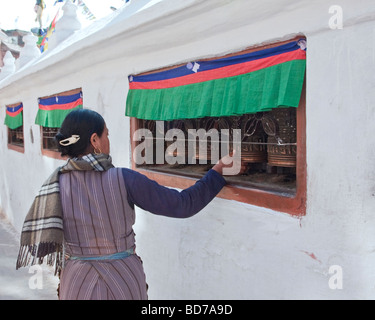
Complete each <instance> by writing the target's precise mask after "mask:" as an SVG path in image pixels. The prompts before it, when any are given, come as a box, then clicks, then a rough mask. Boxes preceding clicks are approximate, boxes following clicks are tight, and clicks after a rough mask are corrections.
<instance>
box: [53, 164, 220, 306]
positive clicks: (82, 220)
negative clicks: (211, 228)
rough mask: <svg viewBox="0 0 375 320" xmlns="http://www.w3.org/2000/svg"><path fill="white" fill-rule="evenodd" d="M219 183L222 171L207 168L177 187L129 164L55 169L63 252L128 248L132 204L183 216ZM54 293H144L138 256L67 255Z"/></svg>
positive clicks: (70, 296)
mask: <svg viewBox="0 0 375 320" xmlns="http://www.w3.org/2000/svg"><path fill="white" fill-rule="evenodd" d="M224 185H225V180H224V179H223V177H222V176H221V175H219V174H218V173H217V172H215V171H213V170H210V171H209V172H208V173H207V174H206V175H205V176H204V177H203V178H202V179H201V180H199V181H198V182H197V183H196V184H195V185H194V186H192V187H190V188H188V189H185V190H183V191H181V192H179V191H177V190H174V189H169V188H166V187H163V186H161V185H159V184H157V183H156V182H155V181H152V180H150V179H148V178H147V177H145V176H144V175H142V174H140V173H138V172H135V171H133V170H129V169H121V168H112V169H109V170H107V171H104V172H97V171H72V172H69V173H64V174H61V175H60V194H61V202H62V207H63V219H64V237H65V243H66V253H67V254H68V255H70V256H76V257H93V256H103V255H110V254H114V253H118V252H122V251H125V250H129V249H132V248H133V249H134V248H135V235H134V231H133V224H134V222H135V212H134V205H136V206H139V207H141V208H143V209H145V210H148V211H150V212H152V213H154V214H158V215H163V216H169V217H175V218H187V217H190V216H192V215H194V214H196V213H197V212H199V211H200V210H201V209H202V208H203V207H204V206H206V205H207V204H208V203H209V202H210V201H211V200H212V199H213V198H214V197H215V196H216V195H217V193H218V192H219V191H220V190H221V188H222V187H223V186H224ZM59 296H60V299H62V300H64V299H69V300H72V299H79V300H83V299H95V300H102V299H106V300H107V299H122V300H129V299H131V300H140V299H147V284H146V278H145V274H144V270H143V265H142V261H141V259H140V257H139V256H138V255H137V254H133V255H130V256H129V257H126V258H123V259H116V260H67V261H66V263H65V267H64V269H63V270H62V273H61V277H60V292H59Z"/></svg>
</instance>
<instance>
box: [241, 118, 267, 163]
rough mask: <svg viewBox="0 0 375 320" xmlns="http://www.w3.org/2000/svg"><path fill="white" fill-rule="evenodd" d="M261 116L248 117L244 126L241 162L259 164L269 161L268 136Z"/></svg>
mask: <svg viewBox="0 0 375 320" xmlns="http://www.w3.org/2000/svg"><path fill="white" fill-rule="evenodd" d="M261 116H262V115H260V114H255V115H246V116H245V117H246V118H245V119H244V121H243V126H242V132H243V137H242V142H241V160H242V161H243V162H244V163H257V162H258V163H259V162H264V161H266V160H267V147H266V142H267V135H266V133H265V132H264V130H263V127H262V124H261Z"/></svg>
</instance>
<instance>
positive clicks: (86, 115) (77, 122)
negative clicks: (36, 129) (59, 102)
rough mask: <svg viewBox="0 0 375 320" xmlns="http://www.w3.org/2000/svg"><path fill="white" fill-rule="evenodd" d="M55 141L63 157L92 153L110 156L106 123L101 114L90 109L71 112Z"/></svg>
mask: <svg viewBox="0 0 375 320" xmlns="http://www.w3.org/2000/svg"><path fill="white" fill-rule="evenodd" d="M55 140H56V141H57V144H58V147H59V151H60V152H61V155H62V156H66V155H67V156H69V157H70V158H75V157H79V156H83V155H85V154H88V153H92V152H95V153H106V154H109V140H108V129H107V127H106V124H105V121H104V119H103V117H102V116H101V115H100V114H99V113H97V112H95V111H92V110H89V109H77V110H73V111H72V112H70V113H69V114H68V115H67V116H66V117H65V120H64V121H63V123H62V125H61V128H60V130H59V132H58V133H57V135H56V137H55Z"/></svg>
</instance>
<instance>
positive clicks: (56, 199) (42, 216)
mask: <svg viewBox="0 0 375 320" xmlns="http://www.w3.org/2000/svg"><path fill="white" fill-rule="evenodd" d="M110 168H113V165H112V158H111V157H110V156H109V155H106V154H100V155H94V154H88V155H85V156H83V157H82V158H74V159H69V160H68V162H67V163H66V164H65V165H64V166H62V167H59V168H58V169H56V170H55V171H54V172H53V173H52V175H51V176H50V177H49V178H48V179H47V180H46V181H45V182H44V183H43V185H42V187H41V189H40V191H39V193H38V195H37V196H36V197H35V199H34V202H33V203H32V205H31V208H30V210H29V212H28V214H27V215H26V218H25V221H24V224H23V227H22V232H21V242H20V250H19V254H18V258H17V265H16V269H18V268H20V267H26V266H28V265H30V266H31V265H34V264H36V263H37V264H42V263H43V261H44V259H46V260H47V264H48V265H50V266H53V265H54V264H55V274H57V273H58V272H60V270H61V268H62V266H63V261H64V254H65V252H64V251H65V250H64V230H63V214H62V206H61V200H60V187H59V176H60V174H61V173H66V172H70V171H74V170H83V171H89V170H95V171H106V170H108V169H110Z"/></svg>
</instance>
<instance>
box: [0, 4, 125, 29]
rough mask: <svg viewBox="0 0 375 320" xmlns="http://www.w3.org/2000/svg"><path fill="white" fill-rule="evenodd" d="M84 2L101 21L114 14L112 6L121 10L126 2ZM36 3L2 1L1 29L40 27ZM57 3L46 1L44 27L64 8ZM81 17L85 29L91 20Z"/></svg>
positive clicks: (0, 6) (0, 9)
mask: <svg viewBox="0 0 375 320" xmlns="http://www.w3.org/2000/svg"><path fill="white" fill-rule="evenodd" d="M65 1H66V0H65ZM83 1H84V2H85V4H86V6H87V7H88V8H89V9H90V11H91V12H92V13H93V14H94V16H95V17H96V18H97V19H100V18H102V17H104V16H106V15H108V14H110V13H111V12H113V11H112V10H111V9H110V6H113V7H115V8H119V7H120V6H121V5H123V4H124V2H125V1H123V0H83ZM35 2H36V1H35V0H0V28H1V29H4V30H10V29H21V30H25V31H30V30H31V28H36V27H39V24H38V23H37V22H36V21H35V17H36V14H35V12H34V5H35ZM55 2H56V0H45V3H46V8H45V10H44V12H43V17H42V18H43V27H48V26H49V24H50V23H51V21H52V20H53V18H54V17H55V15H56V13H57V10H58V8H60V7H61V6H62V4H56V5H54V4H55ZM76 2H77V1H76ZM79 17H80V19H81V24H82V26H83V27H84V26H85V25H87V24H89V23H90V20H88V19H85V17H84V16H83V15H79ZM85 20H86V21H85ZM82 22H83V23H82Z"/></svg>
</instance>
